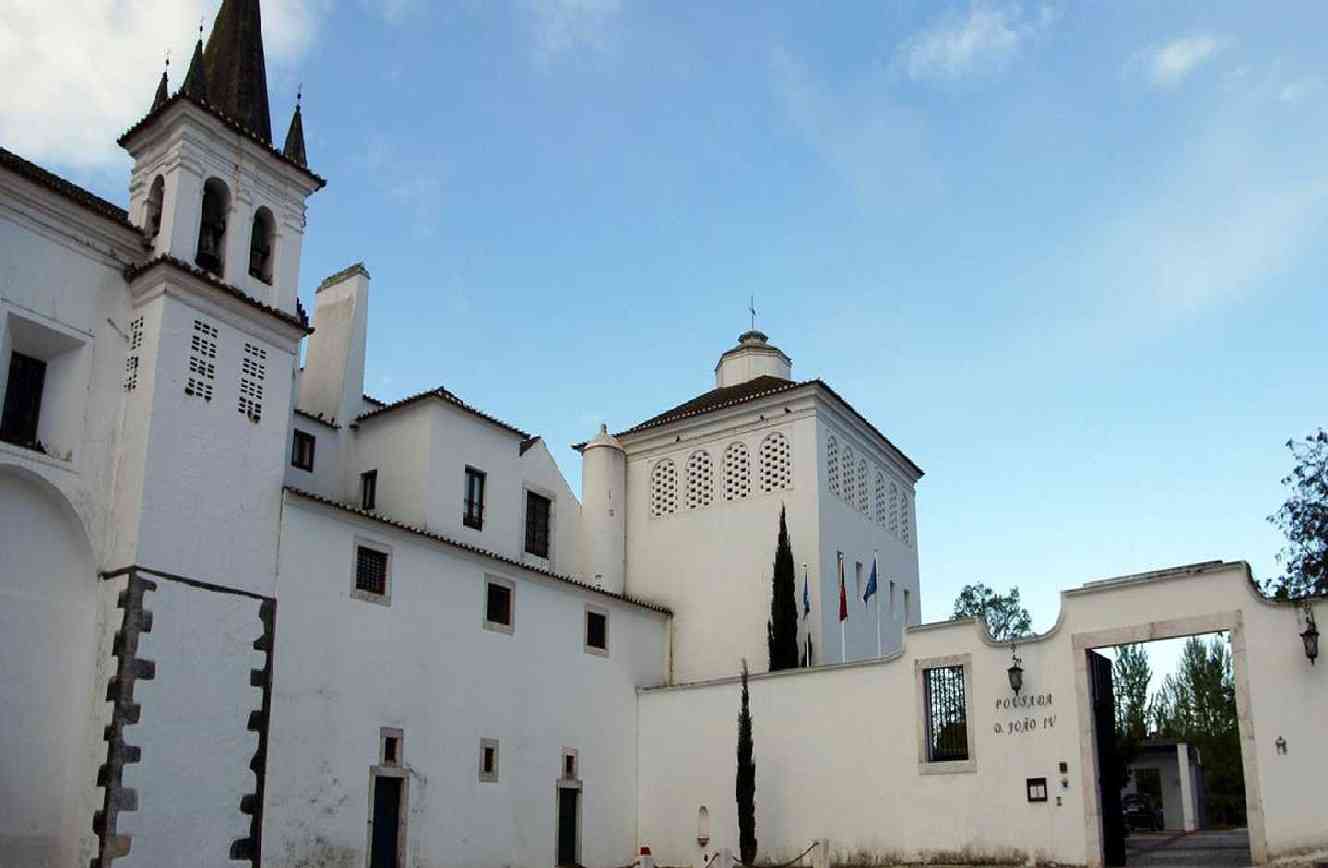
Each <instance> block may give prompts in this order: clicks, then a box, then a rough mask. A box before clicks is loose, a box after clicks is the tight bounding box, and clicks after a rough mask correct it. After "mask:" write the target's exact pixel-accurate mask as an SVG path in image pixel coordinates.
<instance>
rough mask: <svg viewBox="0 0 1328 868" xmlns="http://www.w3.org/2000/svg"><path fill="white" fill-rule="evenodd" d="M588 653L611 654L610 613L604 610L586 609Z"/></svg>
mask: <svg viewBox="0 0 1328 868" xmlns="http://www.w3.org/2000/svg"><path fill="white" fill-rule="evenodd" d="M586 651H587V652H589V653H591V654H598V655H600V656H602V657H607V656H608V654H609V613H608V612H606V611H604V610H602V609H586Z"/></svg>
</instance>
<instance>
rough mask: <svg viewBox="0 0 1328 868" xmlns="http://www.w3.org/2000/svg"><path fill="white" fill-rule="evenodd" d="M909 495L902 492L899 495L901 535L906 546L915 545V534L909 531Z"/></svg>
mask: <svg viewBox="0 0 1328 868" xmlns="http://www.w3.org/2000/svg"><path fill="white" fill-rule="evenodd" d="M908 513H909V508H908V494H907V492H901V493H900V495H899V535H900V536H901V537H903V539H904V545H912V544H913V534H912V532H911V531H910V530H909V521H908Z"/></svg>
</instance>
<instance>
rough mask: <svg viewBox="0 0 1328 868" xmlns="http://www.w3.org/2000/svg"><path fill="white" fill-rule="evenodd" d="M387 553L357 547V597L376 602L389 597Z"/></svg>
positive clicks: (365, 547) (367, 547)
mask: <svg viewBox="0 0 1328 868" xmlns="http://www.w3.org/2000/svg"><path fill="white" fill-rule="evenodd" d="M387 582H388V573H387V552H385V551H380V550H378V549H374V548H370V547H369V546H364V545H359V546H356V547H355V596H358V597H360V598H370V599H374V600H375V601H378V600H381V599H385V598H386V597H387Z"/></svg>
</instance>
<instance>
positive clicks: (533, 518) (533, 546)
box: [526, 489, 553, 560]
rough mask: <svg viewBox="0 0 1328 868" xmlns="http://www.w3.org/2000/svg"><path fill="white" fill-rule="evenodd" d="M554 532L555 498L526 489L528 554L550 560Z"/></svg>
mask: <svg viewBox="0 0 1328 868" xmlns="http://www.w3.org/2000/svg"><path fill="white" fill-rule="evenodd" d="M541 512H542V515H541ZM552 533H553V498H551V497H546V496H545V495H543V494H540V493H539V492H538V491H531V490H529V489H526V554H528V555H534V556H535V557H537V558H543V559H544V560H548V559H549V548H550V541H551V537H552Z"/></svg>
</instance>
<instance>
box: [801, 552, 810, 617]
mask: <svg viewBox="0 0 1328 868" xmlns="http://www.w3.org/2000/svg"><path fill="white" fill-rule="evenodd" d="M811 613H812V597H811V594H809V593H808V592H807V565H806V564H803V566H802V617H804V618H806V617H807V616H808V615H810V614H811Z"/></svg>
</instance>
